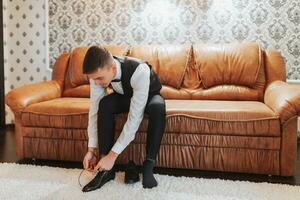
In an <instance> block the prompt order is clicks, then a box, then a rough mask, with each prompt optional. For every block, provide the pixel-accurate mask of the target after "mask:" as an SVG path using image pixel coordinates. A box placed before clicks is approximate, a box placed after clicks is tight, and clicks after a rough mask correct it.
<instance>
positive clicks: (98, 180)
mask: <svg viewBox="0 0 300 200" xmlns="http://www.w3.org/2000/svg"><path fill="white" fill-rule="evenodd" d="M115 176H116V172H115V170H114V168H112V169H111V170H108V171H100V172H98V173H97V175H96V176H95V178H93V179H92V180H91V181H90V182H89V183H88V184H86V185H85V186H84V187H83V188H82V192H90V191H93V190H96V189H98V188H101V187H102V186H103V185H104V184H105V183H107V182H108V181H110V180H113V179H115Z"/></svg>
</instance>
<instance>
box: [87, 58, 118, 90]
mask: <svg viewBox="0 0 300 200" xmlns="http://www.w3.org/2000/svg"><path fill="white" fill-rule="evenodd" d="M115 74H116V64H115V63H113V64H111V65H109V66H104V67H103V68H98V69H97V71H95V72H93V73H90V74H88V75H87V76H88V78H91V79H93V80H94V82H95V85H100V86H102V87H104V88H106V87H107V86H108V85H109V84H110V82H111V81H112V79H113V78H114V76H115Z"/></svg>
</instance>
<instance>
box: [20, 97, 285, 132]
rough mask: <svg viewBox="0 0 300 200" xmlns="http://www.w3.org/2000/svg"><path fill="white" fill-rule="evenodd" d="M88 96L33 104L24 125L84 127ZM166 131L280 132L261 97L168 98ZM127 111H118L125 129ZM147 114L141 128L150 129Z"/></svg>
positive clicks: (25, 112) (120, 125) (24, 114)
mask: <svg viewBox="0 0 300 200" xmlns="http://www.w3.org/2000/svg"><path fill="white" fill-rule="evenodd" d="M89 103H90V100H89V98H70V97H63V98H57V99H53V100H49V101H44V102H40V103H36V104H32V105H30V106H28V107H26V108H25V109H24V110H23V112H22V116H21V117H22V120H21V121H22V125H23V126H34V127H56V128H81V129H86V128H87V126H88V111H89ZM166 109H167V121H166V129H165V131H166V132H172V133H195V134H197V133H201V134H216V135H244V136H245V135H249V136H279V135H280V123H279V118H278V116H276V115H275V114H274V112H273V111H272V110H271V109H270V108H269V107H268V106H266V105H265V104H263V103H261V102H258V101H215V100H166ZM126 120H127V113H123V114H117V115H116V130H117V131H120V130H122V128H123V126H124V124H125V122H126ZM147 127H148V116H147V115H145V117H144V120H143V121H142V123H141V125H140V127H139V131H144V132H145V131H147Z"/></svg>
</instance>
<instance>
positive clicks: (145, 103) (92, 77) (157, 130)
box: [83, 46, 166, 192]
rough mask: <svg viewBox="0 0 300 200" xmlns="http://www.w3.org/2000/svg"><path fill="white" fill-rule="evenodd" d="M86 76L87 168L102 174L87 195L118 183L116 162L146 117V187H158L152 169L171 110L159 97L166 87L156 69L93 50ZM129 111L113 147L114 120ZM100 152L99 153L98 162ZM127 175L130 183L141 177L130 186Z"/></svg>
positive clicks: (86, 188)
mask: <svg viewBox="0 0 300 200" xmlns="http://www.w3.org/2000/svg"><path fill="white" fill-rule="evenodd" d="M83 73H84V74H87V76H88V78H89V81H90V101H91V104H90V111H89V122H88V137H89V140H88V152H87V153H86V155H85V157H84V160H83V165H84V168H85V169H87V170H89V171H97V170H99V172H98V173H97V175H96V176H95V178H94V179H93V180H92V181H91V182H89V183H88V184H87V185H86V186H84V188H83V191H84V192H87V191H92V190H95V189H97V188H100V187H101V186H103V185H104V184H105V183H106V182H108V181H110V180H112V179H114V178H115V170H114V167H113V166H114V163H115V160H116V158H117V157H118V155H119V154H120V153H121V152H122V151H123V150H124V149H125V148H126V146H128V145H129V143H130V142H131V141H132V140H134V138H135V134H136V132H137V130H138V128H139V125H140V123H141V121H142V119H143V115H144V113H146V114H148V116H149V122H148V130H147V141H146V159H145V161H144V162H143V182H142V184H143V187H144V188H153V187H156V186H157V181H156V179H155V177H154V175H153V167H154V164H155V159H156V156H157V154H158V152H159V148H160V144H161V140H162V136H163V132H164V129H165V115H166V109H165V100H164V99H163V98H162V96H161V95H160V93H159V92H160V89H161V87H162V86H161V83H160V81H159V78H158V76H157V75H156V74H155V72H154V71H153V70H152V67H151V65H149V64H148V63H147V62H145V61H143V60H140V59H137V58H133V57H129V56H125V57H118V56H112V55H111V53H110V52H109V51H108V50H107V49H105V48H103V47H100V46H91V47H90V48H89V49H88V51H87V53H86V55H85V58H84V62H83ZM109 86H111V87H112V89H113V91H114V92H113V93H111V94H109V95H107V94H106V92H105V91H106V90H105V88H106V87H109ZM124 112H128V118H127V121H126V123H125V125H124V127H123V130H122V132H121V134H120V136H119V137H118V139H117V140H116V142H115V143H114V133H115V118H114V115H115V114H118V113H124ZM98 142H99V143H98ZM97 148H99V153H100V160H99V162H98V163H97ZM126 172H127V171H126ZM126 172H125V182H128V183H130V182H131V183H132V182H136V181H138V180H137V179H136V178H135V179H134V178H132V179H133V180H127V181H126V177H129V178H128V179H130V175H128V174H126ZM127 175H128V176H127ZM137 175H138V173H137Z"/></svg>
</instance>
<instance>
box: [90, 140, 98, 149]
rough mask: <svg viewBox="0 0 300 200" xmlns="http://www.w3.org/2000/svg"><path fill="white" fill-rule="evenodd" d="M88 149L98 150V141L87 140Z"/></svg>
mask: <svg viewBox="0 0 300 200" xmlns="http://www.w3.org/2000/svg"><path fill="white" fill-rule="evenodd" d="M88 147H96V148H98V140H97V139H95V138H89V141H88Z"/></svg>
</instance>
